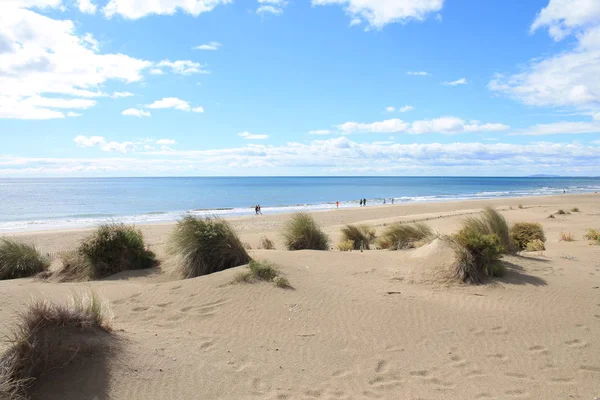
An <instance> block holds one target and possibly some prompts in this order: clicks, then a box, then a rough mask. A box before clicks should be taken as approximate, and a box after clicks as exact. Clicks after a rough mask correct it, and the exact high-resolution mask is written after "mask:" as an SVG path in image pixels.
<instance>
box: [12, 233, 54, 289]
mask: <svg viewBox="0 0 600 400" xmlns="http://www.w3.org/2000/svg"><path fill="white" fill-rule="evenodd" d="M49 266H50V259H49V258H48V257H46V256H44V255H42V254H41V253H40V251H39V250H38V249H37V248H36V247H35V246H34V245H33V244H29V243H24V242H21V241H19V240H16V239H9V238H0V280H3V279H17V278H26V277H30V276H34V275H36V274H38V273H40V272H43V271H46V270H47V269H48V267H49Z"/></svg>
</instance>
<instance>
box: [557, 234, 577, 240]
mask: <svg viewBox="0 0 600 400" xmlns="http://www.w3.org/2000/svg"><path fill="white" fill-rule="evenodd" d="M559 240H560V241H561V242H572V241H574V240H575V237H574V236H573V233H572V232H561V233H560V238H559Z"/></svg>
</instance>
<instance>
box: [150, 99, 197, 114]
mask: <svg viewBox="0 0 600 400" xmlns="http://www.w3.org/2000/svg"><path fill="white" fill-rule="evenodd" d="M146 108H153V109H166V108H173V109H175V110H181V111H190V110H191V109H192V108H191V106H190V104H189V103H188V102H187V101H185V100H181V99H178V98H177V97H165V98H163V99H161V100H156V101H155V102H154V103H152V104H148V105H147V106H146Z"/></svg>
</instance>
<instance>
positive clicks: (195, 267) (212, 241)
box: [167, 215, 250, 278]
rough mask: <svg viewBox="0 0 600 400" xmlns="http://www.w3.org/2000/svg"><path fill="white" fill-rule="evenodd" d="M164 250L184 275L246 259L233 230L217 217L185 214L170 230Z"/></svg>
mask: <svg viewBox="0 0 600 400" xmlns="http://www.w3.org/2000/svg"><path fill="white" fill-rule="evenodd" d="M167 250H168V252H169V254H170V255H171V256H172V257H174V258H175V261H176V264H177V268H178V269H179V270H180V271H181V273H182V274H183V276H184V277H185V278H195V277H197V276H202V275H207V274H212V273H213V272H218V271H223V270H225V269H228V268H233V267H238V266H240V265H244V264H247V263H248V262H249V261H250V256H249V255H248V253H247V252H246V249H245V248H244V246H243V244H242V242H241V241H240V239H239V238H238V236H237V235H236V233H235V231H234V230H233V229H232V228H231V226H230V225H229V224H228V223H227V222H226V221H223V220H222V219H219V218H198V217H195V216H193V215H186V216H185V217H184V218H183V219H182V220H181V221H179V222H178V223H177V225H176V226H175V228H174V229H173V231H172V232H171V236H170V238H169V245H168V249H167Z"/></svg>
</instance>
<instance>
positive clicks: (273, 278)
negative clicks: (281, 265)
mask: <svg viewBox="0 0 600 400" xmlns="http://www.w3.org/2000/svg"><path fill="white" fill-rule="evenodd" d="M257 281H264V282H271V283H273V284H274V285H275V286H277V287H280V288H291V286H290V283H289V281H288V280H287V279H286V278H284V277H282V276H280V274H279V269H278V268H277V267H276V266H274V265H273V264H271V263H268V262H266V261H256V260H251V261H250V262H249V263H248V271H246V272H240V273H238V274H237V275H236V276H235V278H234V279H233V283H254V282H257Z"/></svg>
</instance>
